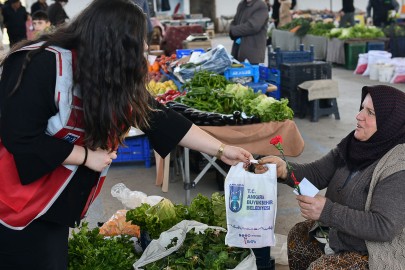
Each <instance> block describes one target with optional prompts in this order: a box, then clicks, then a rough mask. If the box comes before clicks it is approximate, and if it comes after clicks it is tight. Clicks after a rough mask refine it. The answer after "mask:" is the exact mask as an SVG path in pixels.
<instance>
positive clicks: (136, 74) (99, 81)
mask: <svg viewBox="0 0 405 270" xmlns="http://www.w3.org/2000/svg"><path fill="white" fill-rule="evenodd" d="M146 29H147V22H146V15H145V13H144V12H143V11H142V9H141V8H140V7H139V6H137V5H135V4H134V3H133V2H132V1H131V0H94V1H93V2H92V3H91V4H90V5H89V6H88V7H87V8H86V9H84V10H83V11H82V12H81V13H80V14H79V15H78V16H77V17H76V18H75V19H74V20H73V21H72V22H70V23H68V24H64V25H61V26H60V27H58V28H57V29H56V30H55V31H54V32H52V33H49V34H44V35H41V36H40V37H39V38H38V39H36V40H33V41H23V42H20V43H18V44H16V45H15V46H14V47H13V48H12V50H11V51H10V53H12V52H14V51H16V50H18V49H20V48H22V47H24V46H27V45H31V44H35V43H37V42H41V41H43V42H44V43H43V45H42V46H41V47H40V48H38V49H36V50H32V51H30V52H28V53H27V56H26V58H25V61H24V63H23V67H22V70H21V74H20V77H19V79H18V81H17V84H16V86H15V88H14V90H13V91H12V93H11V95H13V94H14V93H15V91H17V89H18V87H19V85H20V82H21V79H22V77H23V75H24V71H25V69H26V67H27V65H29V63H30V61H31V60H32V58H33V57H34V56H35V55H36V54H38V53H39V52H41V51H43V50H44V49H45V48H46V47H48V46H58V47H61V48H64V49H68V50H72V49H74V50H75V51H76V55H77V60H76V70H75V73H74V75H73V85H72V89H73V88H74V87H76V86H79V89H80V92H81V95H82V99H83V110H84V123H85V134H86V135H85V139H84V142H85V143H86V144H87V145H88V147H89V148H90V149H92V150H96V149H98V148H101V149H110V148H111V149H115V147H116V146H117V143H119V144H122V140H123V138H124V137H125V133H126V132H127V131H128V130H129V129H130V127H131V126H135V127H138V128H144V127H147V126H148V119H149V117H148V115H149V112H150V111H151V110H152V109H153V108H151V107H150V105H148V104H151V103H150V99H151V95H150V94H149V92H148V90H147V89H146V86H145V85H146V78H147V73H148V65H147V60H146V58H145V57H144V42H145V40H146ZM4 61H5V59H4V60H3V61H2V63H1V64H0V67H3V64H4Z"/></svg>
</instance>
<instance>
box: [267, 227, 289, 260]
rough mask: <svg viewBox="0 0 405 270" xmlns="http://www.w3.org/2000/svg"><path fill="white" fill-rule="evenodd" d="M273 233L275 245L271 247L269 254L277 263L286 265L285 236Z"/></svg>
mask: <svg viewBox="0 0 405 270" xmlns="http://www.w3.org/2000/svg"><path fill="white" fill-rule="evenodd" d="M275 235H276V245H275V246H274V247H272V248H271V250H270V255H271V257H273V258H274V259H275V261H276V263H277V264H281V265H288V253H287V236H286V235H281V234H277V233H276V234H275Z"/></svg>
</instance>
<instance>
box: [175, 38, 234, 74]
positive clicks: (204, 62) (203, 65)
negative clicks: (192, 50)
mask: <svg viewBox="0 0 405 270" xmlns="http://www.w3.org/2000/svg"><path fill="white" fill-rule="evenodd" d="M194 63H195V64H200V65H199V66H197V67H193V68H184V69H180V72H179V73H180V75H181V77H182V78H183V79H184V80H187V79H191V78H192V77H194V73H195V72H198V71H200V70H206V71H214V72H217V73H218V74H223V73H224V72H225V70H227V69H228V68H229V67H231V64H232V63H231V59H230V58H229V56H228V53H227V52H226V49H225V47H224V46H222V45H218V46H217V47H216V48H215V49H213V50H212V51H210V52H208V53H205V54H203V55H201V56H200V57H199V58H198V59H197V60H196V61H194Z"/></svg>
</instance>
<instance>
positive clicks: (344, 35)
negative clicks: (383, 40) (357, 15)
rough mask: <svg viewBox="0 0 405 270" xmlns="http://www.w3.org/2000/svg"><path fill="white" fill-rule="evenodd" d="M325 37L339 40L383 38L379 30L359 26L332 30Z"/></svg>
mask: <svg viewBox="0 0 405 270" xmlns="http://www.w3.org/2000/svg"><path fill="white" fill-rule="evenodd" d="M327 36H328V37H329V38H339V39H350V38H376V37H385V35H384V33H383V31H382V30H381V29H380V28H376V27H367V26H361V25H355V26H352V27H349V28H334V29H332V30H331V31H330V33H329V34H328V35H327Z"/></svg>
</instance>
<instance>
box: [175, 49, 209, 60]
mask: <svg viewBox="0 0 405 270" xmlns="http://www.w3.org/2000/svg"><path fill="white" fill-rule="evenodd" d="M192 52H201V53H205V51H204V49H178V50H176V55H177V59H180V58H183V56H187V55H190V54H191V53H192Z"/></svg>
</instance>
